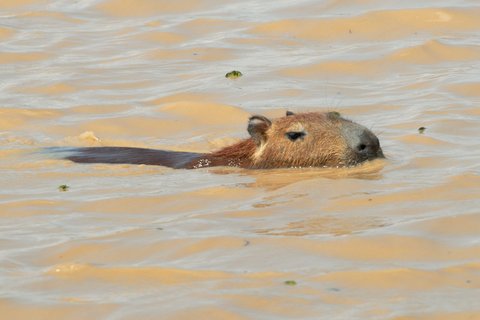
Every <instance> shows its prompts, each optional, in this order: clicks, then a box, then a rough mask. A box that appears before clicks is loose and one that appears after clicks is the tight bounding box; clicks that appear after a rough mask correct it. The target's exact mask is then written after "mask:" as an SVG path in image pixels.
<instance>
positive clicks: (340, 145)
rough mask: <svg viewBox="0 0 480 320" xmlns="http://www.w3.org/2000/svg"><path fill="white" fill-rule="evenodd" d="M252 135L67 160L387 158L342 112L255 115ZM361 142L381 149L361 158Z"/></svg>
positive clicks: (303, 163)
mask: <svg viewBox="0 0 480 320" xmlns="http://www.w3.org/2000/svg"><path fill="white" fill-rule="evenodd" d="M248 132H249V133H250V136H251V137H250V138H248V139H245V140H243V141H240V142H238V143H236V144H233V145H231V146H228V147H225V148H223V149H221V150H218V151H215V152H212V153H206V154H198V153H185V152H175V151H164V150H153V149H138V148H121V147H97V148H79V149H76V150H74V151H75V152H76V153H75V154H74V155H70V156H68V157H67V159H70V160H72V161H75V162H81V163H96V162H102V163H135V164H139V163H144V164H155V165H163V166H168V167H172V168H187V169H196V168H202V167H212V166H235V167H242V168H285V167H322V166H330V167H338V166H351V165H356V164H358V163H360V162H362V161H365V160H369V159H373V158H378V157H383V153H382V150H381V148H380V145H379V144H378V139H377V138H376V137H375V135H373V133H371V132H370V131H369V130H368V129H366V128H365V127H363V126H361V125H358V124H356V123H354V122H352V121H350V120H346V119H344V118H342V117H341V116H340V115H339V114H338V113H336V112H329V113H317V112H312V113H301V114H293V113H287V116H285V117H282V118H278V119H275V120H274V121H270V120H269V119H267V118H265V117H263V116H253V117H251V118H250V121H249V125H248ZM361 139H363V140H361ZM357 140H358V141H357ZM361 141H366V142H365V143H367V144H368V145H369V146H370V144H374V145H375V146H373V147H372V149H371V150H370V149H368V152H364V153H363V154H361V153H359V152H356V151H355V147H354V146H356V145H360V144H361ZM369 148H370V147H369Z"/></svg>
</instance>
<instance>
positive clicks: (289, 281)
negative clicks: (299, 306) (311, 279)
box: [284, 280, 297, 286]
mask: <svg viewBox="0 0 480 320" xmlns="http://www.w3.org/2000/svg"><path fill="white" fill-rule="evenodd" d="M284 283H285V285H287V286H296V285H297V282H296V281H295V280H286V281H285V282H284Z"/></svg>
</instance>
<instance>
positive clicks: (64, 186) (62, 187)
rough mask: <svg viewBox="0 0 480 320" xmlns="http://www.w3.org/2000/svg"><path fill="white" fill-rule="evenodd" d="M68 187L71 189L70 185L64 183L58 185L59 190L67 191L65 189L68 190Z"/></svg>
mask: <svg viewBox="0 0 480 320" xmlns="http://www.w3.org/2000/svg"><path fill="white" fill-rule="evenodd" d="M68 189H70V187H69V186H67V185H66V184H62V185H60V186H58V191H63V192H65V191H68Z"/></svg>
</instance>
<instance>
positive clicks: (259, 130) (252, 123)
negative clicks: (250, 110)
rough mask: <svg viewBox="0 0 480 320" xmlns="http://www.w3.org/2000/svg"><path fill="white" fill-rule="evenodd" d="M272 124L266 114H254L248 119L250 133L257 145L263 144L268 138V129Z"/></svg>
mask: <svg viewBox="0 0 480 320" xmlns="http://www.w3.org/2000/svg"><path fill="white" fill-rule="evenodd" d="M271 125H272V121H270V120H269V119H268V118H267V117H264V116H257V115H256V116H252V117H250V119H249V120H248V128H247V130H248V133H250V136H252V138H253V140H254V141H255V143H256V144H257V146H260V145H262V144H263V143H265V141H266V140H267V130H268V128H270V126H271Z"/></svg>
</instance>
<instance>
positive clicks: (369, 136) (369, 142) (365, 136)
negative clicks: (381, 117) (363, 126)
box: [353, 130, 383, 159]
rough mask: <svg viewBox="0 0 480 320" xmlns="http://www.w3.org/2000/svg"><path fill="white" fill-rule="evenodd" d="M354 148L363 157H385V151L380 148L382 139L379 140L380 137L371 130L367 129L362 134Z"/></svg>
mask: <svg viewBox="0 0 480 320" xmlns="http://www.w3.org/2000/svg"><path fill="white" fill-rule="evenodd" d="M353 150H354V151H355V152H356V153H357V154H359V155H360V156H361V157H362V158H366V159H374V158H383V152H382V149H381V148H380V141H378V138H377V137H376V136H375V135H374V134H373V133H372V132H370V131H369V130H365V131H364V132H363V133H362V134H360V137H359V141H358V142H357V144H356V146H355V147H354V148H353Z"/></svg>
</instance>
